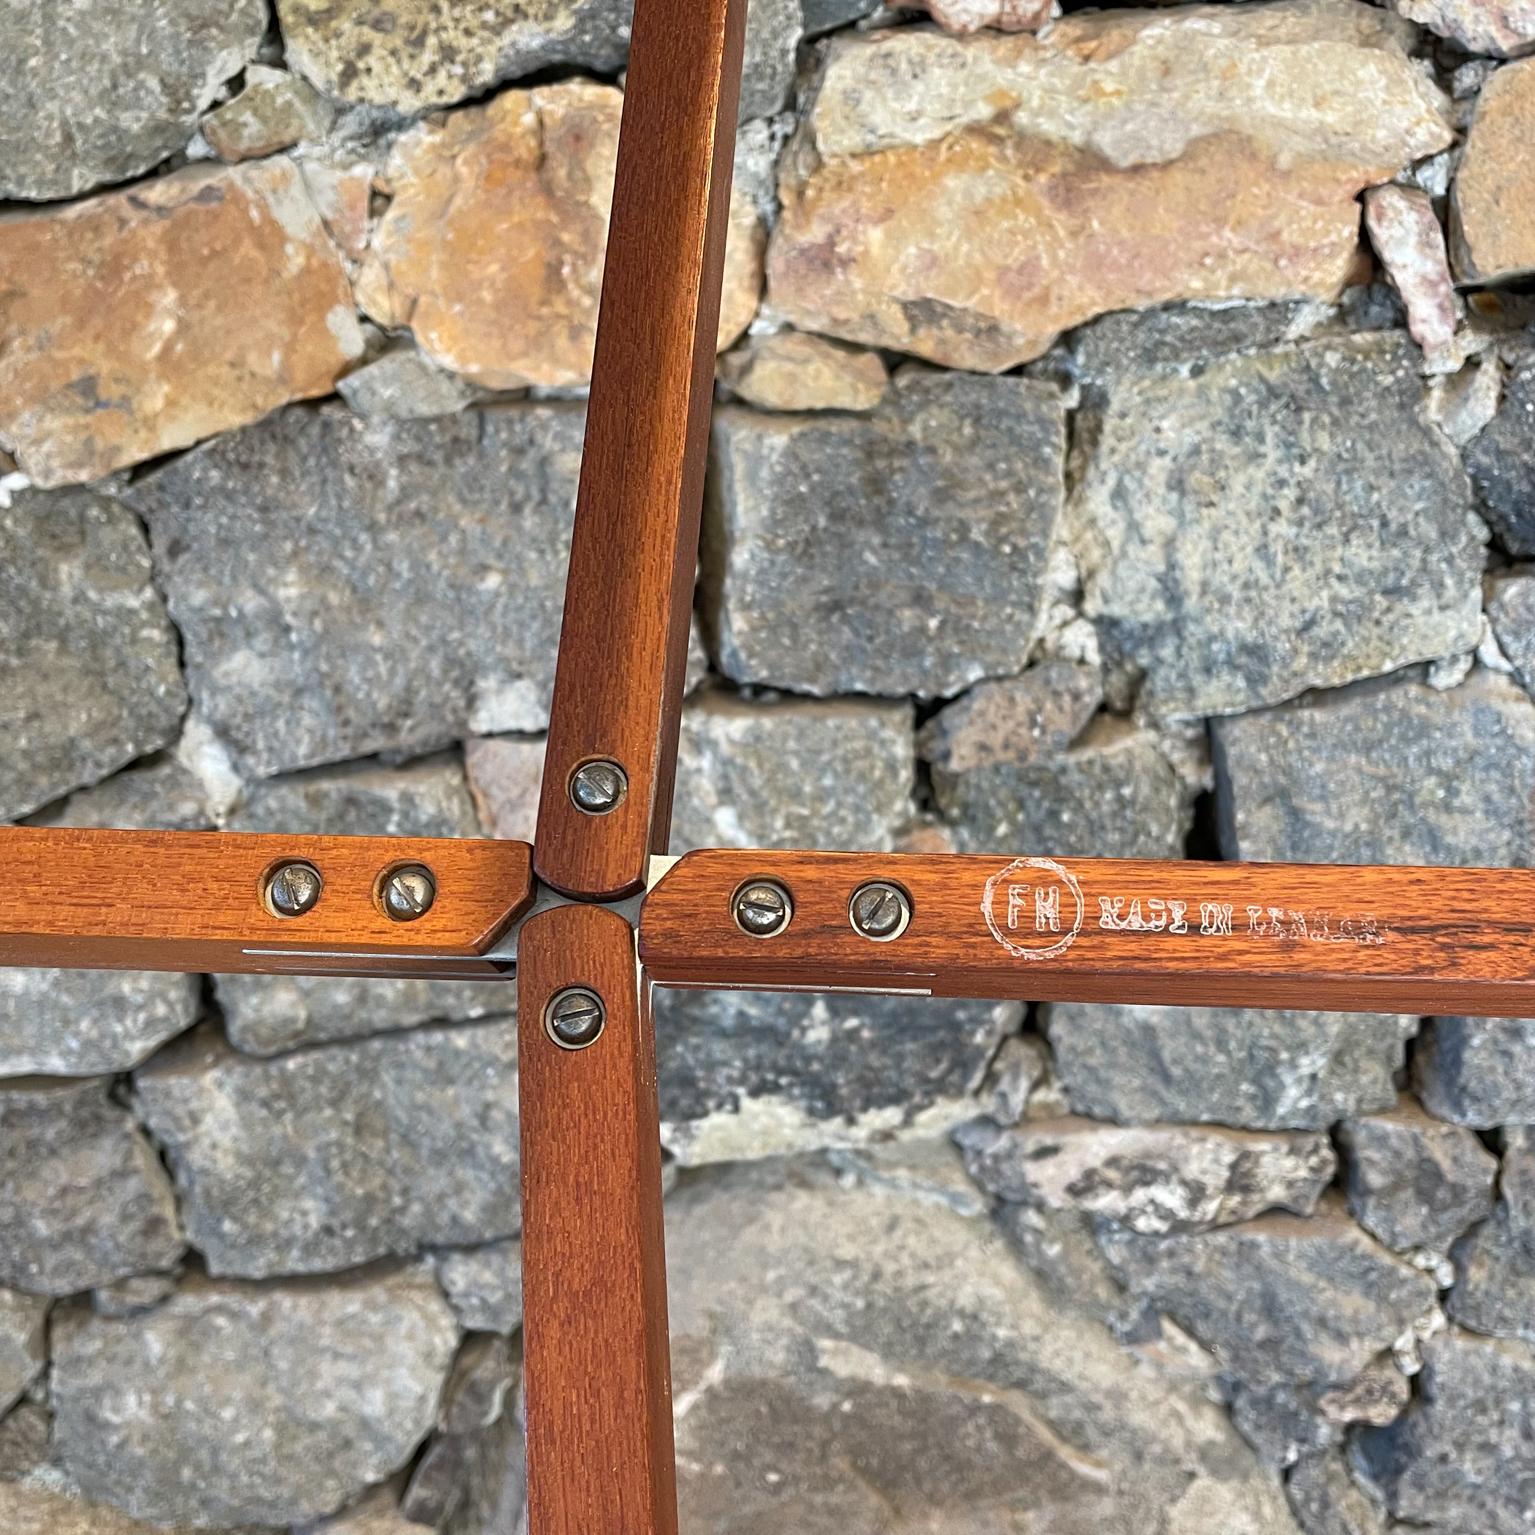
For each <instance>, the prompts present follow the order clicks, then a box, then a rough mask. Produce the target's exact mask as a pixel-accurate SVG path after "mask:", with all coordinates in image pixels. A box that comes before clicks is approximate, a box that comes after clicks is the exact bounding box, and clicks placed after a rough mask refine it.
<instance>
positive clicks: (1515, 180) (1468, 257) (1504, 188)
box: [1452, 59, 1535, 282]
mask: <svg viewBox="0 0 1535 1535" xmlns="http://www.w3.org/2000/svg"><path fill="white" fill-rule="evenodd" d="M1532 142H1535V59H1526V60H1524V61H1522V62H1520V63H1518V64H1505V65H1504V66H1503V67H1502V68H1501V69H1500V70H1498V71H1497V73H1496V74H1494V75H1493V77H1492V78H1491V79H1490V80H1489V81H1488V82H1487V84H1486V85H1484V86H1483V87H1482V94H1481V98H1480V100H1479V101H1478V102H1477V107H1476V116H1475V117H1473V118H1472V120H1471V131H1470V133H1469V134H1468V135H1467V138H1466V150H1465V154H1464V155H1463V156H1462V157H1461V162H1460V169H1459V171H1458V172H1457V173H1456V176H1455V188H1454V208H1455V222H1454V225H1453V226H1452V228H1453V233H1454V236H1455V267H1456V271H1457V273H1458V275H1459V276H1460V277H1462V278H1463V279H1465V280H1467V281H1471V282H1491V281H1494V280H1495V279H1497V278H1500V277H1516V276H1519V275H1520V274H1522V273H1525V272H1530V271H1535V155H1532V154H1531V152H1530V145H1531V143H1532Z"/></svg>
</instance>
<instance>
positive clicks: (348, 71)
mask: <svg viewBox="0 0 1535 1535" xmlns="http://www.w3.org/2000/svg"><path fill="white" fill-rule="evenodd" d="M632 9H633V0H490V3H488V4H485V5H479V6H473V7H469V8H464V7H462V6H454V5H451V4H445V3H443V0H341V3H339V4H338V3H335V0H277V14H278V19H279V20H280V21H281V23H282V30H283V40H284V42H285V43H286V45H287V53H288V60H289V62H290V63H291V64H292V65H293V66H294V68H296V69H298V70H299V71H300V72H301V73H303V74H304V75H306V76H308V78H309V79H310V80H312V81H313V82H314V83H315V84H316V85H317V86H319V87H320V89H321V90H323V91H327V92H329V94H331V95H332V96H337V97H340V98H341V99H342V100H344V101H352V102H360V103H364V104H367V105H370V106H380V107H393V108H394V109H395V110H396V111H399V112H418V111H420V110H421V109H422V108H424V107H433V106H447V105H450V104H451V103H453V102H456V101H463V100H465V99H467V98H468V97H470V96H478V95H481V94H483V93H484V92H485V90H486V89H487V88H488V87H490V86H492V85H496V84H497V83H499V82H500V81H502V80H510V79H515V78H516V77H518V76H520V75H526V74H530V73H532V72H533V71H534V70H538V69H545V68H548V67H550V66H553V65H575V66H577V67H579V68H584V69H592V70H596V71H599V72H601V73H604V74H611V73H613V72H615V71H616V70H617V69H619V68H620V67H621V66H622V64H623V62H624V60H625V58H626V56H627V55H628V52H629V23H630V16H631V13H632Z"/></svg>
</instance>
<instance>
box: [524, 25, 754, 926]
mask: <svg viewBox="0 0 1535 1535" xmlns="http://www.w3.org/2000/svg"><path fill="white" fill-rule="evenodd" d="M745 28H746V0H639V3H638V4H637V5H636V6H635V12H634V36H633V42H632V45H631V50H630V55H629V76H628V82H627V86H626V88H625V94H624V115H623V127H622V131H621V134H620V137H619V146H618V171H617V181H616V184H615V187H614V193H613V219H612V225H611V230H610V234H609V239H608V256H607V266H606V270H605V273H604V276H603V286H602V306H601V311H600V314H599V319H598V325H597V351H596V360H595V364H594V369H593V375H592V390H591V400H590V404H589V405H588V407H587V421H586V448H585V454H584V457H583V459H582V464H581V485H580V491H579V494H578V496H577V502H576V523H575V533H574V537H573V540H572V544H571V552H570V573H569V578H568V582H567V586H566V599H565V622H564V629H563V632H562V634H561V638H560V655H559V664H558V668H557V671H556V676H555V686H554V702H553V706H552V715H551V720H550V726H549V741H548V747H547V752H546V757H545V768H544V786H543V797H542V802H541V804H540V806H539V815H538V834H537V836H536V838H535V839H534V841H535V844H536V847H537V854H536V858H537V866H538V873H539V876H540V878H542V879H543V880H545V881H547V882H548V883H549V884H551V885H553V886H554V887H555V888H556V889H558V890H563V891H565V892H567V893H569V894H572V895H580V896H585V897H588V898H591V899H598V900H607V899H613V898H616V897H618V896H622V895H627V894H630V893H632V892H633V891H636V890H638V889H640V888H641V887H642V885H643V883H644V876H645V863H646V859H647V857H648V856H649V854H650V853H651V852H652V851H656V852H664V851H665V850H666V841H667V836H668V834H669V830H670V823H671V799H672V781H673V776H674V773H675V766H676V750H677V721H678V713H679V710H680V708H681V702H682V687H683V676H684V673H685V671H686V666H687V642H688V626H689V622H690V620H691V617H692V607H693V601H692V594H693V581H694V573H695V566H696V563H697V556H698V523H699V515H700V508H701V505H702V500H703V477H704V464H705V460H706V458H707V454H708V435H709V414H710V406H711V402H712V398H713V388H714V350H715V337H716V332H717V330H718V327H719V303H720V281H721V272H722V269H723V265H724V259H725V231H726V220H727V216H728V213H729V202H730V181H731V169H732V158H733V153H734V145H735V120H736V109H737V103H738V99H739V96H740V81H741V54H742V47H743V43H744V38H745ZM593 758H610V759H612V760H614V761H616V762H618V763H619V764H620V765H621V766H622V767H623V769H624V771H625V772H626V773H627V775H628V778H629V792H628V796H627V798H626V799H625V800H624V802H623V803H622V804H621V805H620V806H619V807H618V808H617V809H616V810H614V811H612V812H611V813H609V814H608V815H605V816H602V817H600V818H593V817H589V816H586V815H583V814H582V813H581V812H580V811H578V810H577V809H575V807H574V806H573V805H572V804H571V803H570V799H569V795H568V786H569V782H570V778H571V775H572V774H573V773H574V772H575V770H576V769H577V768H578V767H579V766H580V765H581V764H582V763H583V762H586V761H590V760H591V759H593Z"/></svg>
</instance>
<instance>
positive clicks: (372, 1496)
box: [293, 1486, 510, 1535]
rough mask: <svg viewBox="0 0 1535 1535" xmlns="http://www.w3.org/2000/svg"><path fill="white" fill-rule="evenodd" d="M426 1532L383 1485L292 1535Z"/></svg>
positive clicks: (407, 1534)
mask: <svg viewBox="0 0 1535 1535" xmlns="http://www.w3.org/2000/svg"><path fill="white" fill-rule="evenodd" d="M429 1529H430V1526H429V1525H425V1524H417V1523H416V1521H415V1520H414V1519H407V1518H406V1517H405V1515H404V1514H403V1513H401V1511H400V1503H399V1497H398V1495H397V1494H396V1492H395V1489H394V1488H393V1487H389V1486H385V1487H375V1488H373V1489H372V1490H371V1491H369V1492H365V1493H364V1494H363V1495H362V1497H360V1498H359V1499H358V1500H357V1502H356V1503H354V1504H353V1505H352V1507H351V1508H349V1509H347V1510H346V1511H345V1512H343V1513H340V1514H337V1515H335V1516H334V1517H333V1518H330V1519H317V1520H315V1521H314V1522H313V1523H310V1524H302V1525H295V1526H294V1530H293V1535H427V1531H428V1530H429ZM509 1535H510V1532H509Z"/></svg>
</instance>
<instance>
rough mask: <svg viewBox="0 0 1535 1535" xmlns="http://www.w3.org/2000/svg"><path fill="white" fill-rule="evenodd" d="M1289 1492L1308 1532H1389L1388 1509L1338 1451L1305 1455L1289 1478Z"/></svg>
mask: <svg viewBox="0 0 1535 1535" xmlns="http://www.w3.org/2000/svg"><path fill="white" fill-rule="evenodd" d="M1285 1495H1286V1496H1287V1497H1288V1498H1289V1500H1290V1510H1291V1512H1292V1513H1293V1514H1294V1515H1295V1518H1296V1522H1297V1523H1298V1524H1299V1525H1300V1527H1301V1529H1302V1530H1304V1531H1305V1535H1388V1526H1387V1523H1386V1512H1385V1510H1384V1509H1383V1508H1382V1507H1381V1506H1380V1504H1379V1503H1378V1502H1376V1501H1375V1499H1374V1498H1372V1497H1371V1496H1370V1495H1369V1494H1368V1493H1367V1492H1366V1491H1365V1490H1364V1489H1363V1488H1362V1487H1361V1486H1360V1485H1359V1483H1358V1482H1356V1481H1355V1480H1354V1478H1353V1477H1352V1476H1351V1475H1350V1474H1349V1469H1348V1463H1347V1461H1346V1460H1345V1459H1344V1457H1343V1456H1342V1455H1341V1454H1338V1453H1336V1452H1334V1453H1331V1454H1324V1455H1307V1456H1304V1457H1302V1459H1301V1460H1300V1461H1298V1462H1297V1463H1296V1466H1295V1469H1294V1470H1293V1471H1291V1472H1290V1474H1289V1476H1288V1477H1287V1478H1286V1479H1285Z"/></svg>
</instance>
